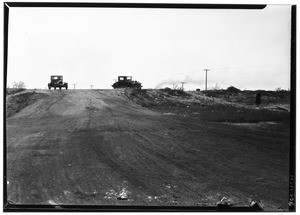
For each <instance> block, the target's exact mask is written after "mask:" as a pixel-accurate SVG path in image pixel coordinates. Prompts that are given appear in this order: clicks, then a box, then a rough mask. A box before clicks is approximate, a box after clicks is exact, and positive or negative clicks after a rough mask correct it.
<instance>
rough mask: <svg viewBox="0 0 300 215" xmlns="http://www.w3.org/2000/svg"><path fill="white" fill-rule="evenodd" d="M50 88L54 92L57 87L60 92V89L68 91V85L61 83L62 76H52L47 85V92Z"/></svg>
mask: <svg viewBox="0 0 300 215" xmlns="http://www.w3.org/2000/svg"><path fill="white" fill-rule="evenodd" d="M51 87H53V88H54V89H55V90H56V88H57V87H58V88H59V89H60V90H61V88H62V87H64V88H66V90H67V89H68V83H66V82H63V76H62V75H52V76H51V80H50V83H49V84H48V88H49V90H51Z"/></svg>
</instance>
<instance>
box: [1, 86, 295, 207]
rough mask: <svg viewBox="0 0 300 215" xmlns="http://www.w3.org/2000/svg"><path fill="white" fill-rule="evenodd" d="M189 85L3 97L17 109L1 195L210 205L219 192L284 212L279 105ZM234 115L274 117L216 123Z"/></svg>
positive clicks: (285, 163)
mask: <svg viewBox="0 0 300 215" xmlns="http://www.w3.org/2000/svg"><path fill="white" fill-rule="evenodd" d="M197 93H198V92H197ZM197 93H196V92H195V93H183V92H173V91H160V90H141V91H134V90H133V91H131V90H125V91H124V90H56V91H48V90H47V91H46V90H37V91H36V92H35V93H33V92H31V91H25V92H22V94H20V96H19V95H17V94H16V95H15V98H13V97H11V98H8V100H9V99H11V100H10V102H8V103H7V104H8V105H9V104H11V105H12V104H15V105H16V106H17V107H19V108H17V109H19V111H11V113H15V114H11V115H10V117H8V118H7V119H6V127H7V131H6V132H7V135H6V136H7V140H6V146H7V152H6V153H7V194H8V196H7V197H8V200H9V201H10V202H11V203H16V204H36V205H41V204H53V205H59V204H61V205H64V204H67V205H135V206H147V205H152V206H168V205H171V206H172V205H173V206H199V205H200V206H206V205H213V206H215V205H216V204H217V203H218V202H219V201H221V200H222V199H224V197H225V198H226V199H227V201H230V202H231V203H232V204H233V205H236V206H241V205H242V206H244V205H249V204H250V203H251V201H252V200H255V201H259V202H260V203H261V204H262V205H263V207H264V210H267V211H268V210H277V211H280V210H282V209H284V210H286V209H287V208H288V193H289V191H288V188H289V187H288V185H289V184H288V182H289V140H290V136H289V135H290V133H289V132H290V131H289V123H288V120H287V119H285V117H288V115H285V114H287V113H286V112H285V111H273V112H272V113H273V115H272V114H270V115H266V114H265V112H264V110H263V109H262V110H261V109H259V108H258V110H256V109H257V108H256V107H253V108H246V109H245V111H250V112H245V113H243V112H242V113H240V112H241V110H244V109H242V108H239V107H240V106H238V105H230V104H227V103H222V102H223V101H221V100H218V99H216V98H209V97H207V96H205V95H203V94H197ZM21 95H23V96H21ZM22 97H23V98H22ZM133 101H134V102H133ZM23 102H24V104H23ZM20 104H22V105H20ZM25 106H26V107H25ZM11 107H14V105H12V106H9V107H8V110H9V111H10V108H11ZM21 107H24V108H23V109H22V108H21ZM234 107H235V108H236V109H233V110H234V112H233V114H231V115H230V114H229V113H232V112H231V111H232V110H231V109H232V108H234ZM238 111H240V112H238ZM251 111H253V112H251ZM254 111H258V113H257V114H258V115H254V114H253V113H254ZM269 111H271V110H269ZM238 113H239V115H238ZM277 114H278V115H277ZM281 114H283V115H281ZM249 115H251V116H249ZM265 115H266V116H265ZM239 117H240V118H239ZM243 117H249V118H248V119H247V118H246V120H243V121H242V122H251V120H256V121H263V120H265V121H266V122H269V121H270V122H271V121H272V122H275V123H265V124H264V126H260V127H253V126H252V127H249V126H240V125H239V124H238V125H233V124H230V123H223V122H226V120H228V122H235V121H241V119H242V118H243ZM236 118H238V120H236ZM276 120H277V121H276Z"/></svg>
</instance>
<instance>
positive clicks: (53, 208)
mask: <svg viewBox="0 0 300 215" xmlns="http://www.w3.org/2000/svg"><path fill="white" fill-rule="evenodd" d="M10 7H41V8H42V7H52V8H62V7H70V8H152V9H155V8H158V9H239V10H260V9H263V8H265V7H266V5H263V4H194V3H193V4H184V3H176V4H175V3H100V2H99V3H95V2H91V3H83V2H81V3H79V2H4V3H3V9H4V25H3V26H4V29H3V30H4V40H3V41H4V44H3V46H4V49H3V56H4V57H3V58H4V59H3V60H4V61H3V94H4V95H3V106H4V107H3V211H4V212H257V211H261V208H256V207H252V208H251V207H217V206H216V207H213V206H208V207H201V206H200V207H195V206H191V207H187V206H114V205H112V206H101V205H99V206H96V205H25V204H11V203H10V202H9V201H8V200H7V177H6V176H7V173H6V171H7V168H6V162H7V155H6V86H7V57H8V56H7V55H8V28H9V8H10ZM290 44H291V51H290V55H291V56H290V57H291V62H290V66H291V67H290V68H291V69H290V75H291V76H290V77H291V82H290V90H291V112H290V114H291V118H290V128H291V130H290V163H289V173H290V174H289V176H290V181H289V197H288V198H289V211H290V212H295V211H296V208H295V198H296V197H295V194H296V189H295V180H296V5H291V43H290Z"/></svg>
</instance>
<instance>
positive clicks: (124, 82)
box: [112, 76, 142, 89]
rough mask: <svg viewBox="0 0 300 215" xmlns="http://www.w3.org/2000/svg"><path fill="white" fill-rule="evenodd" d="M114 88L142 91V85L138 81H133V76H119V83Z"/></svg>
mask: <svg viewBox="0 0 300 215" xmlns="http://www.w3.org/2000/svg"><path fill="white" fill-rule="evenodd" d="M112 87H113V88H114V89H116V88H126V87H129V88H134V89H141V88H142V84H141V83H140V82H138V81H133V80H132V76H118V81H117V82H115V83H114V84H113V85H112Z"/></svg>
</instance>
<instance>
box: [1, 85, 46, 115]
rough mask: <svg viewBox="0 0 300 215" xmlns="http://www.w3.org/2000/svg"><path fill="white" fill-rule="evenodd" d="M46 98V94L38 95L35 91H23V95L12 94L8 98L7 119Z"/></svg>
mask: <svg viewBox="0 0 300 215" xmlns="http://www.w3.org/2000/svg"><path fill="white" fill-rule="evenodd" d="M18 92H20V91H18ZM44 96H45V94H42V93H36V91H35V90H34V91H22V92H21V93H17V92H16V91H15V92H14V93H11V95H10V96H8V97H7V98H6V117H11V116H13V115H14V114H16V113H18V112H20V111H21V110H22V109H24V108H25V107H27V106H29V105H31V104H33V103H34V102H36V101H37V100H38V99H40V98H41V97H44Z"/></svg>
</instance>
